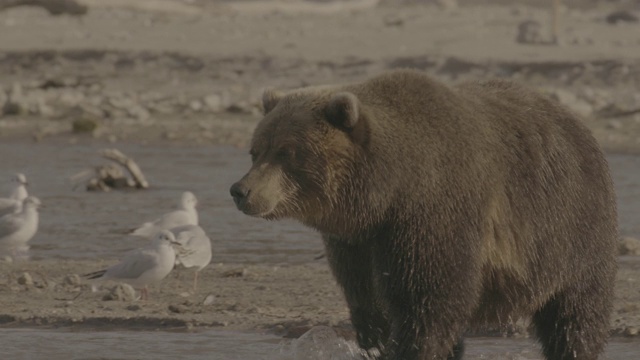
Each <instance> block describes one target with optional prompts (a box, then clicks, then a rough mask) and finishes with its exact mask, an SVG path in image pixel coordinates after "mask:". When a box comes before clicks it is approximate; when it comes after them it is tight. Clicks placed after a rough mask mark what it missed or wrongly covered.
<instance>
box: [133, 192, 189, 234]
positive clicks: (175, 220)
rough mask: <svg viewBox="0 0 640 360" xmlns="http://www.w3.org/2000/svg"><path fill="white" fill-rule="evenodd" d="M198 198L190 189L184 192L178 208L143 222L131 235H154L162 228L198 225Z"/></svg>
mask: <svg viewBox="0 0 640 360" xmlns="http://www.w3.org/2000/svg"><path fill="white" fill-rule="evenodd" d="M197 205H198V199H196V196H195V195H193V193H192V192H190V191H185V192H184V193H182V197H181V198H180V204H179V206H178V209H177V210H174V211H171V212H169V213H166V214H164V215H162V216H161V217H160V218H158V219H156V220H154V221H151V222H147V223H144V224H142V225H141V226H140V227H138V228H137V229H135V230H133V231H132V232H131V235H135V236H142V237H147V238H149V237H152V236H154V235H155V234H157V233H158V232H159V231H160V230H169V229H171V228H174V227H176V226H182V225H198V211H197V210H196V206H197Z"/></svg>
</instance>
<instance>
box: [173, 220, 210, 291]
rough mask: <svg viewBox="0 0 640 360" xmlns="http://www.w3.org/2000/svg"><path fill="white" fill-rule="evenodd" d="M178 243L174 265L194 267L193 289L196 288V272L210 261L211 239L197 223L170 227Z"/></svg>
mask: <svg viewBox="0 0 640 360" xmlns="http://www.w3.org/2000/svg"><path fill="white" fill-rule="evenodd" d="M171 232H172V233H173V234H174V235H175V237H176V242H177V243H178V244H180V246H179V247H178V248H177V253H176V265H178V264H182V266H184V267H185V268H192V267H195V268H196V271H195V274H194V276H193V291H194V292H195V291H196V289H197V288H198V273H200V270H202V269H204V268H205V267H206V266H207V265H209V263H210V262H211V239H209V237H208V236H207V234H206V233H205V232H204V230H203V229H202V228H201V227H200V226H198V225H183V226H178V227H175V228H172V229H171Z"/></svg>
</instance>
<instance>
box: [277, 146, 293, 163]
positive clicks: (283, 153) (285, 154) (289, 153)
mask: <svg viewBox="0 0 640 360" xmlns="http://www.w3.org/2000/svg"><path fill="white" fill-rule="evenodd" d="M276 157H277V158H278V159H280V160H289V159H291V158H292V157H293V150H292V149H290V148H287V147H282V148H280V149H278V151H277V152H276Z"/></svg>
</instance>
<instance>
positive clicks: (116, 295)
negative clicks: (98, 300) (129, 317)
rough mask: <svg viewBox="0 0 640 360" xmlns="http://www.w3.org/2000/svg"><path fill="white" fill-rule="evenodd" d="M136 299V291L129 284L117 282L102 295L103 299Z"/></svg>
mask: <svg viewBox="0 0 640 360" xmlns="http://www.w3.org/2000/svg"><path fill="white" fill-rule="evenodd" d="M136 299H137V297H136V291H135V290H134V289H133V287H131V285H129V284H118V285H116V286H114V287H113V288H111V290H110V291H109V293H108V294H106V295H105V296H103V297H102V300H104V301H111V300H116V301H133V300H136Z"/></svg>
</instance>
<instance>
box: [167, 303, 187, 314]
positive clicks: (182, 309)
mask: <svg viewBox="0 0 640 360" xmlns="http://www.w3.org/2000/svg"><path fill="white" fill-rule="evenodd" d="M169 311H171V312H172V313H176V314H184V313H187V312H189V308H188V307H186V306H184V305H169Z"/></svg>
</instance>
